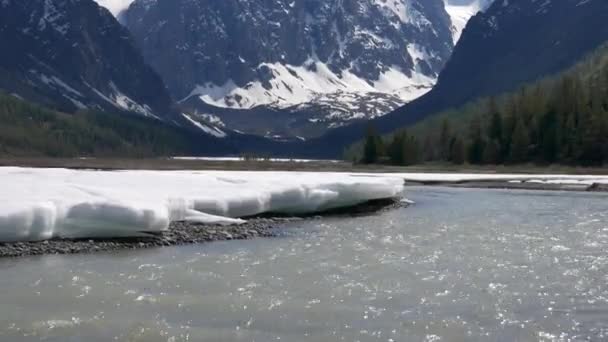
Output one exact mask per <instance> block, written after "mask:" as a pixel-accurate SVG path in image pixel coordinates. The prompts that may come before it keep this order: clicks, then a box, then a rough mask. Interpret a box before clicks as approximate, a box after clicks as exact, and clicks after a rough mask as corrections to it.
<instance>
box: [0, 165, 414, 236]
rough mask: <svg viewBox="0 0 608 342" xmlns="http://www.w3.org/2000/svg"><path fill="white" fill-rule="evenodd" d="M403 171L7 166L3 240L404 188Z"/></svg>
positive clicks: (358, 199)
mask: <svg viewBox="0 0 608 342" xmlns="http://www.w3.org/2000/svg"><path fill="white" fill-rule="evenodd" d="M403 185H404V182H403V179H402V178H399V177H393V176H388V175H387V176H381V177H378V176H377V175H375V176H359V175H349V174H339V173H296V172H227V171H204V172H198V171H167V172H163V171H113V172H108V171H79V170H67V169H29V168H13V167H9V168H0V189H2V192H1V193H0V241H38V240H47V239H51V238H59V237H64V238H102V237H125V236H139V235H141V234H142V232H153V233H154V232H156V233H158V232H161V231H164V230H166V229H168V227H169V224H170V222H172V221H181V220H186V221H194V222H202V223H220V224H234V223H239V222H242V221H241V220H240V219H237V218H239V217H246V216H251V215H256V214H261V213H266V212H275V213H285V214H303V213H310V212H317V211H322V210H327V209H332V208H338V207H344V206H350V205H355V204H359V203H362V202H365V201H368V200H372V199H380V198H390V197H396V196H398V195H399V194H400V193H401V192H402V190H403Z"/></svg>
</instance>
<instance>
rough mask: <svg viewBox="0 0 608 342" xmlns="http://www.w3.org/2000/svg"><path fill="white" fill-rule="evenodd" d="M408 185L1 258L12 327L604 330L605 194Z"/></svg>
mask: <svg viewBox="0 0 608 342" xmlns="http://www.w3.org/2000/svg"><path fill="white" fill-rule="evenodd" d="M407 197H408V198H410V199H412V200H414V201H415V202H416V204H415V205H413V206H411V207H409V208H405V209H400V210H394V211H390V212H386V213H382V214H378V215H373V216H367V217H357V218H331V219H323V220H316V221H314V220H313V221H301V222H295V223H289V224H287V225H286V226H285V227H282V228H281V230H280V232H281V236H280V237H278V238H270V239H256V240H250V241H232V242H218V243H211V244H206V245H194V246H186V247H171V248H162V249H154V250H145V251H141V250H140V251H126V252H121V253H112V254H109V253H108V254H94V255H75V256H45V257H36V258H29V259H19V260H0V341H40V340H42V341H61V342H64V341H87V342H94V341H111V340H116V341H259V342H268V341H290V342H291V341H296V342H297V341H323V342H327V341H539V340H540V341H543V340H546V341H562V340H563V341H567V340H585V341H605V340H608V195H606V194H588V193H574V192H528V191H500V190H472V189H448V188H423V187H420V188H408V189H407Z"/></svg>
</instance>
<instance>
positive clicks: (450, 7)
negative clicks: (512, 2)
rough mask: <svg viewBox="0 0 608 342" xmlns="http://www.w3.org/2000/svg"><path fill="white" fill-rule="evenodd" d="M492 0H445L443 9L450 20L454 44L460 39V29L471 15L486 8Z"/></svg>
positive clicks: (462, 28)
mask: <svg viewBox="0 0 608 342" xmlns="http://www.w3.org/2000/svg"><path fill="white" fill-rule="evenodd" d="M492 2H494V0H445V10H446V11H447V12H448V14H449V15H450V19H451V20H452V36H453V38H454V44H456V43H457V42H458V40H460V36H461V35H462V30H464V28H465V26H466V25H467V23H468V22H469V19H471V17H472V16H474V15H475V14H477V13H479V12H481V11H484V10H485V9H487V8H488V7H489V6H490V5H491V4H492Z"/></svg>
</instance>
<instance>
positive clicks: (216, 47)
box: [122, 0, 453, 126]
mask: <svg viewBox="0 0 608 342" xmlns="http://www.w3.org/2000/svg"><path fill="white" fill-rule="evenodd" d="M122 18H123V23H124V24H125V25H126V26H127V27H128V28H129V29H130V30H131V32H132V34H133V36H134V37H135V38H136V40H137V42H138V44H139V45H140V46H141V48H142V50H143V54H144V56H145V58H146V59H147V61H148V62H149V63H150V64H151V65H152V66H153V67H154V68H155V69H156V70H157V71H158V72H159V73H160V74H161V76H162V77H163V79H164V80H165V83H166V84H167V86H168V88H169V89H170V91H171V93H172V94H173V96H174V97H175V98H176V99H185V98H189V97H190V98H191V97H197V98H199V99H200V100H201V101H202V102H204V104H206V105H211V106H213V107H216V108H230V109H251V108H254V107H259V106H266V107H268V108H273V109H277V108H279V109H286V108H290V111H291V112H292V113H293V110H296V111H297V108H304V109H305V110H306V111H307V112H310V110H311V108H314V110H315V111H316V113H317V114H318V116H317V117H307V118H308V119H310V120H323V119H325V118H327V117H330V118H333V119H330V120H328V121H327V122H328V124H327V125H332V124H333V125H335V126H339V125H341V123H342V122H343V121H348V120H351V119H361V118H369V117H374V116H378V115H381V114H384V113H385V112H387V111H390V110H391V109H392V108H395V107H396V106H398V105H401V104H403V103H405V102H407V101H410V100H412V99H414V98H417V97H418V96H420V95H422V94H424V93H425V92H427V91H428V90H429V89H430V88H431V87H432V86H433V84H434V82H435V79H436V77H437V75H438V74H439V72H440V70H441V69H442V68H443V66H444V64H445V63H446V61H447V59H448V58H449V56H450V53H451V51H452V48H453V36H452V29H451V28H452V23H451V21H450V17H449V15H448V14H447V12H446V11H445V5H444V2H443V0H273V1H263V0H224V1H217V0H136V1H135V2H133V3H132V4H131V6H130V7H129V9H128V10H127V11H125V12H123V17H122ZM378 99H379V100H378ZM369 101H372V102H373V101H380V102H381V105H380V106H376V105H372V102H370V105H367V106H366V105H365V103H366V102H369ZM334 104H335V105H334ZM294 106H297V107H294ZM206 108H207V109H208V107H206ZM318 108H322V109H323V110H322V112H321V114H319V112H318ZM207 114H213V113H207ZM334 119H335V120H334Z"/></svg>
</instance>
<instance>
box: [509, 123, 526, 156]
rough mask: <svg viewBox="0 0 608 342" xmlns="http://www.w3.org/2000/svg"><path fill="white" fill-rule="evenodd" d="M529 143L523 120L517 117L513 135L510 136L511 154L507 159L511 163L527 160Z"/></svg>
mask: <svg viewBox="0 0 608 342" xmlns="http://www.w3.org/2000/svg"><path fill="white" fill-rule="evenodd" d="M529 145H530V140H529V137H528V131H527V130H526V127H525V126H524V122H523V120H521V119H517V122H516V123H515V129H514V130H513V137H512V138H511V151H510V153H511V154H510V158H509V160H510V161H511V162H512V163H524V162H526V161H528V160H527V158H528V148H529Z"/></svg>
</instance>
